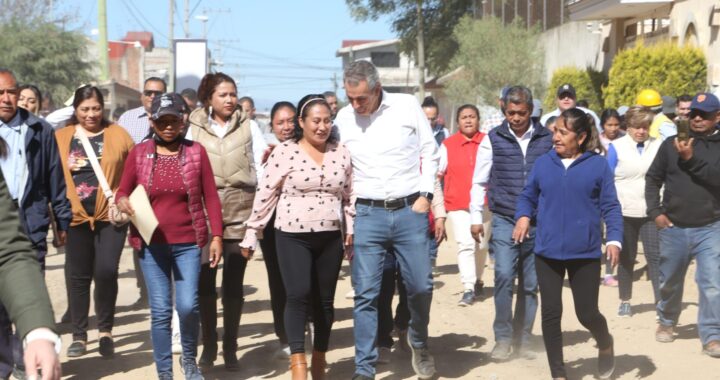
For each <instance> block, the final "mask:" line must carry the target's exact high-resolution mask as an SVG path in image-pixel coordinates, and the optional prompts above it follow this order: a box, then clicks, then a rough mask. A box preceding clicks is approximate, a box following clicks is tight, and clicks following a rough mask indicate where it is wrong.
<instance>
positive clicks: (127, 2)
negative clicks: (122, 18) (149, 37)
mask: <svg viewBox="0 0 720 380" xmlns="http://www.w3.org/2000/svg"><path fill="white" fill-rule="evenodd" d="M122 3H123V5H124V6H125V9H127V11H128V13H130V15H131V16H132V17H133V18H134V19H135V21H136V22H137V23H138V25H140V26H141V27H143V28H148V26H149V28H150V29H152V30H153V31H154V32H155V33H157V35H158V36H160V37H162V38H163V39H165V40H169V38H168V36H166V35H165V34H164V33H162V32H161V31H159V30H158V29H156V28H155V26H153V24H152V23H151V22H150V21H148V19H146V18H145V16H144V15H143V14H142V12H141V11H140V10H139V9H138V8H137V7H136V6H135V4H134V3H133V2H132V0H123V2H122ZM128 4H129V6H128ZM130 7H132V8H133V9H135V11H137V12H138V14H139V15H140V18H142V19H143V20H145V23H147V24H148V25H147V26H146V25H145V24H144V23H142V22H141V21H140V19H139V18H138V15H136V14H135V12H133V10H132V9H130Z"/></svg>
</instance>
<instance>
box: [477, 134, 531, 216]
mask: <svg viewBox="0 0 720 380" xmlns="http://www.w3.org/2000/svg"><path fill="white" fill-rule="evenodd" d="M534 131H535V128H533V125H532V123H530V128H528V130H527V132H525V133H524V134H523V135H522V136H520V137H518V136H517V135H516V134H515V133H514V132H512V130H510V132H511V134H512V135H513V137H515V139H516V140H517V142H518V144H520V150H522V154H523V157H524V156H525V155H526V154H527V149H528V146H529V145H530V140H531V139H532V135H533V132H534ZM492 164H493V150H492V144H491V143H490V138H489V137H488V138H484V139H483V140H482V142H481V143H480V147H479V148H478V151H477V156H476V159H475V172H474V173H473V179H472V187H471V188H470V220H471V223H472V224H483V206H484V205H485V194H486V192H487V185H488V182H489V181H490V169H492Z"/></svg>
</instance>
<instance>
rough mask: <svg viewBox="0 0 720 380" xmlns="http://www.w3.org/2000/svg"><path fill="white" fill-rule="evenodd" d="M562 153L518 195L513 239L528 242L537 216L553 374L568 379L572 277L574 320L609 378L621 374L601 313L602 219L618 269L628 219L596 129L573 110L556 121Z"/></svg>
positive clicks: (548, 159) (537, 170)
mask: <svg viewBox="0 0 720 380" xmlns="http://www.w3.org/2000/svg"><path fill="white" fill-rule="evenodd" d="M553 143H554V144H555V149H554V150H551V151H550V152H548V153H546V154H545V155H543V156H541V157H540V158H538V159H537V161H535V166H534V167H533V169H532V171H531V172H530V177H529V179H528V182H527V185H526V186H525V189H523V192H522V193H521V194H520V196H518V200H517V210H516V212H515V219H516V220H517V222H516V224H515V229H514V231H513V234H512V239H513V240H514V241H515V242H522V241H523V240H524V239H525V238H526V237H527V236H528V232H529V229H530V218H537V229H536V231H535V268H536V270H537V275H538V276H537V277H538V284H539V285H540V297H541V298H542V303H541V306H542V312H541V314H542V333H543V341H544V342H545V350H546V351H547V357H548V363H549V365H550V372H551V374H552V377H553V378H554V379H566V374H565V363H564V361H563V343H562V329H561V327H560V321H561V319H562V309H563V307H562V291H563V281H564V278H565V273H566V272H567V273H568V277H569V279H570V288H571V290H572V295H573V300H574V303H575V314H576V315H577V317H578V320H579V321H580V323H581V324H582V325H583V326H584V327H585V328H587V329H588V330H590V332H591V333H592V336H593V338H595V340H596V341H597V346H598V373H599V377H600V378H601V379H608V378H610V377H611V376H612V374H613V371H614V369H615V353H614V348H613V338H612V336H611V335H610V331H609V330H608V326H607V321H606V320H605V317H604V316H603V315H602V314H601V313H600V311H599V310H598V293H599V287H600V266H601V265H600V256H601V255H602V251H601V246H602V233H601V228H600V221H601V219H602V220H604V221H605V223H606V225H607V235H608V240H609V241H608V243H607V255H608V259H609V260H610V261H611V262H612V264H613V265H615V264H616V263H617V260H618V256H619V254H620V246H621V242H622V228H623V227H622V213H621V211H620V203H619V202H618V200H617V195H616V193H615V186H614V184H613V174H612V172H611V170H610V167H609V166H608V164H607V162H606V160H605V158H603V157H601V156H600V155H598V154H597V153H596V152H597V149H598V148H599V147H600V141H599V139H598V134H597V130H596V129H595V125H594V123H593V120H592V118H591V116H590V115H587V114H585V112H583V111H582V110H579V109H575V108H571V109H569V110H566V111H563V112H562V113H561V114H560V117H558V119H557V124H556V129H555V133H554V134H553Z"/></svg>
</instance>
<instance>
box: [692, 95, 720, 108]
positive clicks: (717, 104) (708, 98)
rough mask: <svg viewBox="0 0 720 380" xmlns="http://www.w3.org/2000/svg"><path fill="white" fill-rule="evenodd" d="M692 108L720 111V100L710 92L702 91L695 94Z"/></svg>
mask: <svg viewBox="0 0 720 380" xmlns="http://www.w3.org/2000/svg"><path fill="white" fill-rule="evenodd" d="M690 110H699V111H702V112H717V111H720V100H718V98H717V97H716V96H715V95H713V94H711V93H709V92H705V93H700V94H697V95H695V97H694V98H693V100H692V103H690Z"/></svg>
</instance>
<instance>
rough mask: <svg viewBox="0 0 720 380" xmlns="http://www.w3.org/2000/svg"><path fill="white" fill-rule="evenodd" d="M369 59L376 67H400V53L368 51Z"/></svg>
mask: <svg viewBox="0 0 720 380" xmlns="http://www.w3.org/2000/svg"><path fill="white" fill-rule="evenodd" d="M370 60H371V61H372V63H373V65H375V66H376V67H400V55H399V54H398V53H394V52H376V53H370Z"/></svg>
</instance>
